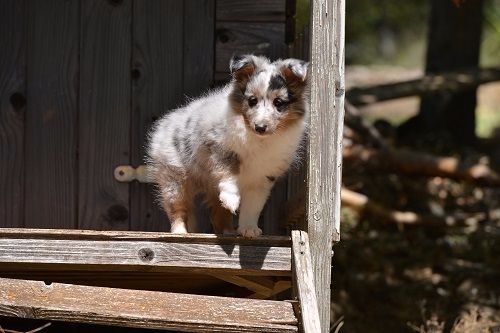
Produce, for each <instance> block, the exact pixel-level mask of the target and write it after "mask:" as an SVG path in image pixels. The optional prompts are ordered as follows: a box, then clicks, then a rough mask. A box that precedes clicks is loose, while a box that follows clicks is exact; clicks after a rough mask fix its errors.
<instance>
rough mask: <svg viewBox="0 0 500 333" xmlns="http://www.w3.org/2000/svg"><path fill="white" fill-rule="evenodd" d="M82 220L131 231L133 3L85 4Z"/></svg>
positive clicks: (82, 224) (100, 0)
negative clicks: (127, 168) (123, 168)
mask: <svg viewBox="0 0 500 333" xmlns="http://www.w3.org/2000/svg"><path fill="white" fill-rule="evenodd" d="M80 21H81V37H80V38H81V42H80V68H81V74H80V75H81V76H80V114H79V184H78V192H79V214H78V215H79V216H78V226H79V228H83V229H114V230H127V229H129V184H128V183H118V182H117V181H116V180H115V179H114V177H113V171H114V168H115V167H116V166H117V165H123V164H129V163H130V132H131V131H130V114H131V112H130V111H131V110H130V105H131V71H130V61H131V46H132V33H131V29H132V24H131V23H132V22H131V21H132V1H131V0H124V1H104V0H85V1H81V18H80Z"/></svg>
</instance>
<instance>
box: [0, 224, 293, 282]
mask: <svg viewBox="0 0 500 333" xmlns="http://www.w3.org/2000/svg"><path fill="white" fill-rule="evenodd" d="M290 247H291V240H290V238H289V237H280V236H265V237H260V238H258V239H254V240H248V239H244V238H241V237H224V236H218V235H207V234H187V235H175V234H169V233H154V232H132V231H129V232H126V231H116V232H114V231H90V230H61V229H57V230H51V229H6V228H4V229H2V228H0V273H1V271H2V269H4V270H9V271H12V270H18V271H22V270H34V269H44V270H52V271H66V270H112V271H134V272H137V271H147V272H178V273H181V272H193V273H203V274H206V273H210V274H212V273H217V274H237V275H269V276H271V275H272V276H280V275H285V276H287V275H290V274H291V249H290Z"/></svg>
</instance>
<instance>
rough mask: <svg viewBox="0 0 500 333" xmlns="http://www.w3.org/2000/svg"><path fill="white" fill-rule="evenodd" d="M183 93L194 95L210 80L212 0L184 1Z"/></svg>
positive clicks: (211, 80)
mask: <svg viewBox="0 0 500 333" xmlns="http://www.w3.org/2000/svg"><path fill="white" fill-rule="evenodd" d="M183 2H184V57H183V58H184V83H183V84H184V94H185V95H188V96H190V97H197V96H199V95H200V94H201V93H202V92H204V91H206V90H208V88H210V86H211V85H212V84H213V80H214V39H215V32H214V29H212V27H214V26H215V0H204V1H202V2H200V1H199V0H184V1H183Z"/></svg>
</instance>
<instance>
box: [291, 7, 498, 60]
mask: <svg viewBox="0 0 500 333" xmlns="http://www.w3.org/2000/svg"><path fill="white" fill-rule="evenodd" d="M431 1H432V0H427V1H422V0H406V1H400V0H379V1H371V0H348V1H346V63H347V64H348V65H349V64H362V65H372V64H390V65H399V66H406V67H421V66H423V64H424V62H425V47H426V37H427V24H428V18H429V14H430V5H431ZM450 1H451V0H450ZM309 5H310V0H297V15H296V20H297V31H302V29H303V27H304V26H305V25H307V24H308V22H309ZM484 13H485V19H484V32H483V43H482V50H481V65H484V66H492V65H500V0H485V7H484Z"/></svg>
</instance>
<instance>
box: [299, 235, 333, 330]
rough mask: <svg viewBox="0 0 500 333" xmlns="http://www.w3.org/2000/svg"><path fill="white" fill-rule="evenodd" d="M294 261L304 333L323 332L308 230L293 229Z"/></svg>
mask: <svg viewBox="0 0 500 333" xmlns="http://www.w3.org/2000/svg"><path fill="white" fill-rule="evenodd" d="M292 263H293V268H292V270H293V277H294V284H295V287H296V289H295V290H296V294H297V297H298V299H299V303H300V304H299V305H300V314H301V320H300V324H301V326H302V329H303V331H304V333H314V332H321V322H320V319H319V313H318V302H317V298H316V290H315V287H314V275H313V270H312V264H311V251H310V248H309V237H308V235H307V232H304V231H299V230H292ZM323 331H325V332H327V331H328V330H323Z"/></svg>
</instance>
